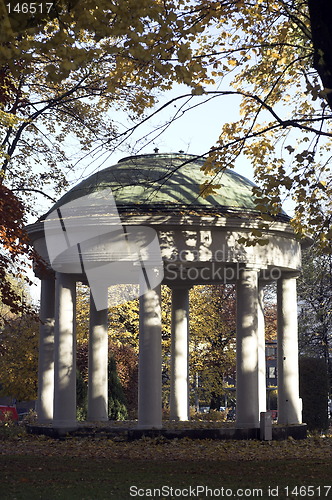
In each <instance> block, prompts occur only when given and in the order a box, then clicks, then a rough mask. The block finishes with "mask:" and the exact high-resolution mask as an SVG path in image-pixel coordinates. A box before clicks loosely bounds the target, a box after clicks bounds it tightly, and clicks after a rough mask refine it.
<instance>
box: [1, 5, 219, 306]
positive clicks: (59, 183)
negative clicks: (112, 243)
mask: <svg viewBox="0 0 332 500" xmlns="http://www.w3.org/2000/svg"><path fill="white" fill-rule="evenodd" d="M17 5H18V7H17V8H16V9H15V11H14V10H12V11H10V12H9V10H10V9H14V6H12V4H10V3H9V4H5V2H0V19H1V24H2V29H1V34H0V134H1V146H0V200H1V204H0V215H1V220H0V224H1V225H0V238H1V243H2V244H3V247H4V253H2V254H1V259H0V291H2V292H3V295H5V296H7V297H8V303H9V305H10V304H13V307H17V303H18V297H17V296H15V294H14V292H13V290H11V288H10V282H8V280H6V278H5V273H7V274H8V273H9V274H10V273H11V274H15V273H16V274H17V273H18V272H20V271H17V270H13V269H12V268H11V267H10V266H9V263H10V262H11V261H14V263H17V264H18V265H19V266H20V264H21V260H20V259H21V257H22V256H24V255H28V256H29V257H32V249H31V247H30V246H29V243H28V240H27V235H26V232H25V230H24V224H25V222H26V219H25V215H26V213H27V212H29V210H31V207H32V206H33V201H34V198H33V196H32V195H33V194H35V193H41V194H44V195H45V196H47V197H48V198H50V199H51V200H52V199H53V198H52V196H51V194H50V193H52V194H53V193H56V194H58V193H59V192H60V191H61V189H63V188H64V187H66V186H67V174H68V172H70V171H71V170H72V169H76V170H78V168H79V162H80V160H82V159H83V158H84V156H85V155H86V154H87V153H88V152H89V153H90V154H91V152H92V151H93V152H94V153H95V154H96V155H98V154H99V153H100V152H101V150H103V149H104V150H108V151H110V152H111V151H112V150H113V148H114V147H115V146H116V145H118V144H119V143H121V141H122V140H123V136H121V134H117V131H116V126H115V124H114V121H113V120H112V116H111V115H110V114H109V111H110V110H111V109H113V110H114V109H119V108H122V109H125V110H126V111H127V112H128V113H130V114H131V116H132V117H135V116H141V115H142V113H143V112H144V110H145V109H146V108H149V107H151V106H152V104H153V103H154V102H155V94H156V89H159V90H165V89H169V88H170V87H171V85H172V83H173V82H174V81H175V82H180V83H181V82H186V83H190V85H191V86H193V87H194V88H195V87H196V85H197V82H198V81H199V80H201V79H202V78H204V77H205V70H204V65H203V63H201V62H199V61H191V54H190V51H189V50H188V45H189V44H190V42H191V41H192V40H193V39H194V38H195V36H196V35H197V34H198V33H200V32H201V31H202V30H203V29H204V24H205V23H206V22H208V19H209V18H210V16H211V13H210V12H211V8H210V6H209V5H208V4H205V3H204V2H203V3H202V4H201V5H198V8H197V9H196V8H194V9H192V6H191V5H190V2H187V1H185V2H182V1H181V2H173V1H171V0H170V1H167V2H155V1H152V0H148V1H139V2H137V1H134V0H126V1H125V2H123V1H118V0H116V1H115V2H111V3H110V2H108V1H107V0H100V1H98V5H96V3H95V2H93V1H91V0H80V1H74V2H72V1H66V0H59V1H56V2H54V3H52V6H50V4H45V5H44V4H43V8H41V7H40V8H39V10H38V12H37V13H34V12H32V8H33V7H32V8H31V9H30V7H29V8H28V12H27V9H26V8H25V7H23V5H21V4H17ZM27 5H28V6H30V4H27ZM18 8H20V9H21V11H20V12H17V9H18ZM173 57H174V58H175V59H177V60H178V62H177V63H174V62H172V58H173ZM184 62H188V67H184V66H183V63H184ZM115 139H116V141H115V142H114V140H115ZM68 142H69V144H70V148H69V147H68ZM73 144H74V151H72V149H73ZM76 150H80V155H79V156H78V155H77V151H76ZM46 191H48V192H46ZM53 196H54V194H53ZM9 205H10V207H11V209H10V210H7V208H8V206H9ZM14 304H16V305H15V306H14Z"/></svg>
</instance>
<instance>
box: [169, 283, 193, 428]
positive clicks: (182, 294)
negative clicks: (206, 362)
mask: <svg viewBox="0 0 332 500" xmlns="http://www.w3.org/2000/svg"><path fill="white" fill-rule="evenodd" d="M188 358H189V288H183V287H182V288H181V287H179V288H172V337H171V380H170V418H171V420H189V364H188V363H189V360H188Z"/></svg>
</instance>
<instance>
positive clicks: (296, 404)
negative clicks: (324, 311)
mask: <svg viewBox="0 0 332 500" xmlns="http://www.w3.org/2000/svg"><path fill="white" fill-rule="evenodd" d="M277 301H278V305H277V307H278V423H279V424H286V425H288V424H300V423H301V422H302V416H301V413H302V405H301V400H300V399H299V361H298V332H297V296H296V277H294V276H292V275H288V276H287V275H286V274H285V275H283V276H281V278H279V280H278V285H277Z"/></svg>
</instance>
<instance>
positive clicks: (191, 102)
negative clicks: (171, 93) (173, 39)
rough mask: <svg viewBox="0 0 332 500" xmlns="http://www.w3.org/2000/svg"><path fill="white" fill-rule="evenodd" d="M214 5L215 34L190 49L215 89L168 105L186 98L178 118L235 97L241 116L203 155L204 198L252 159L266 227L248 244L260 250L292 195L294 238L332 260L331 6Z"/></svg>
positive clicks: (274, 1) (282, 1)
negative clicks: (226, 174)
mask: <svg viewBox="0 0 332 500" xmlns="http://www.w3.org/2000/svg"><path fill="white" fill-rule="evenodd" d="M214 6H215V13H214V16H213V18H212V19H211V21H210V23H211V25H212V27H211V29H207V30H206V31H205V32H204V33H203V34H202V36H198V37H196V41H195V42H196V44H195V46H191V48H190V49H191V51H192V58H193V60H196V61H198V60H199V61H205V62H206V65H207V67H208V70H209V72H208V76H209V77H210V84H207V83H206V82H202V83H201V87H200V88H196V89H195V90H194V91H193V92H191V93H187V94H185V95H182V96H178V97H176V98H175V99H173V100H172V101H170V102H169V105H170V106H173V105H174V104H175V101H176V103H178V102H181V101H180V99H182V100H183V104H181V106H180V107H179V109H176V112H175V115H174V117H176V118H178V116H179V114H180V115H181V113H182V114H184V113H186V112H187V111H188V110H189V109H190V106H193V107H194V106H195V107H196V106H198V105H199V104H202V105H204V102H206V101H207V100H211V99H215V98H217V97H218V98H223V99H227V100H230V99H233V100H234V108H235V109H238V110H239V115H240V118H239V119H235V120H234V121H233V120H230V121H227V123H226V124H225V125H223V126H222V127H221V133H220V137H219V140H218V142H217V144H215V145H211V150H210V151H209V152H206V154H202V155H201V156H202V157H205V158H206V163H205V168H204V171H205V173H206V174H207V176H208V177H207V179H206V181H205V182H203V184H202V186H201V192H202V194H203V195H208V194H210V193H213V190H214V188H215V187H217V186H221V185H222V174H223V171H224V170H225V168H233V167H234V165H235V164H236V161H237V160H241V161H246V160H248V161H249V162H250V164H251V165H252V166H253V168H254V175H255V179H256V181H257V183H258V187H257V188H256V189H255V190H254V193H255V195H256V207H257V216H258V217H259V216H260V217H261V218H262V222H261V227H260V230H258V231H257V230H255V231H254V232H253V233H252V235H251V237H248V238H247V239H242V240H241V242H242V243H246V244H255V243H257V242H261V243H262V244H263V243H264V241H265V240H266V236H265V231H266V230H267V229H268V228H269V226H270V225H271V224H273V223H274V220H275V218H274V217H275V216H276V215H277V214H278V213H280V210H281V205H282V202H283V199H284V198H286V197H287V196H289V197H290V198H292V199H293V200H294V203H295V213H294V216H293V218H292V220H291V224H292V225H293V227H294V229H295V231H296V233H297V234H298V235H299V236H300V237H303V236H304V235H305V234H307V235H310V236H311V237H312V238H313V239H314V241H315V242H316V243H317V245H318V246H319V247H320V248H321V250H323V251H325V252H328V253H329V252H330V251H331V246H330V240H331V236H332V228H331V221H332V214H331V212H332V206H331V203H332V202H331V200H332V176H331V170H330V163H331V161H330V153H329V151H330V148H331V135H332V133H331V129H330V124H331V117H332V114H331V103H332V97H331V96H332V84H331V76H330V75H331V74H332V62H331V48H332V47H331V39H332V36H331V32H332V28H331V26H332V24H331V19H332V13H331V11H332V8H331V5H330V3H329V2H328V1H327V0H319V1H315V0H310V1H309V0H308V1H302V0H261V1H259V2H245V1H243V0H233V1H232V0H231V1H227V2H216V3H214ZM197 101H198V102H197ZM164 108H165V105H164V106H163V108H162V109H164ZM169 122H170V119H169V120H168V121H167V123H166V124H165V127H168V126H169ZM158 134H160V129H158ZM188 161H190V160H188ZM179 168H181V166H180V167H179ZM169 175H171V174H169Z"/></svg>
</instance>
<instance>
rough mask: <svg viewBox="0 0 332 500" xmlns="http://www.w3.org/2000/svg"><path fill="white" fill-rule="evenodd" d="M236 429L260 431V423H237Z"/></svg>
mask: <svg viewBox="0 0 332 500" xmlns="http://www.w3.org/2000/svg"><path fill="white" fill-rule="evenodd" d="M235 428H236V429H260V422H250V423H248V422H236V423H235Z"/></svg>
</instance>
